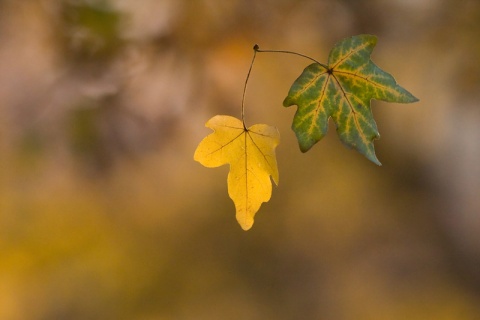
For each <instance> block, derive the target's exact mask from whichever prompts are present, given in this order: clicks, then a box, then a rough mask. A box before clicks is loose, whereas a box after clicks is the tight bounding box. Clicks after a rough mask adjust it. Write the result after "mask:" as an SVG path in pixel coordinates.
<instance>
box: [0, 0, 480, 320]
mask: <svg viewBox="0 0 480 320" xmlns="http://www.w3.org/2000/svg"><path fill="white" fill-rule="evenodd" d="M361 33H371V34H375V35H377V36H378V38H379V41H378V45H377V47H376V48H375V50H374V53H373V56H372V58H373V60H374V61H375V62H376V63H377V64H378V65H379V66H380V67H381V68H383V69H384V70H386V71H388V72H390V73H392V74H393V75H394V76H395V77H396V79H397V81H398V82H399V83H400V84H401V85H402V86H404V87H405V88H407V89H408V90H409V91H411V92H412V93H413V94H414V95H415V96H417V97H418V98H419V99H420V102H418V103H415V104H406V105H403V104H388V103H384V102H378V101H373V102H372V108H373V112H374V116H375V119H376V120H377V124H378V127H379V130H380V133H381V135H382V138H381V139H380V140H378V141H377V142H376V143H375V146H376V151H377V155H378V157H379V159H380V161H381V162H382V163H383V166H382V167H377V166H375V165H374V164H372V163H371V162H369V161H368V160H366V159H365V158H364V157H362V156H361V155H360V154H358V153H356V152H354V151H351V150H348V149H347V148H345V147H344V146H343V145H342V144H341V143H340V142H339V139H338V137H337V136H336V134H335V130H333V129H334V126H333V124H332V123H331V125H330V131H329V134H328V136H327V137H326V138H325V139H324V140H322V141H321V142H320V143H319V144H317V145H316V146H315V147H314V148H313V149H312V150H311V151H310V152H308V153H306V154H301V153H300V151H299V149H298V146H297V142H296V140H295V136H294V133H293V132H292V131H291V130H290V122H291V119H292V117H293V114H294V112H295V108H293V107H292V108H289V109H285V108H283V107H282V101H283V99H284V97H285V96H286V94H287V92H288V89H289V86H290V85H291V83H292V82H293V81H294V80H295V79H296V77H297V76H298V75H299V74H300V72H301V71H302V70H303V68H304V67H305V66H307V65H308V64H309V63H310V62H309V61H308V60H305V59H302V58H300V57H295V56H289V55H281V54H266V53H262V54H259V55H258V56H257V58H258V59H257V60H256V62H255V65H254V68H253V72H252V76H251V79H250V83H249V90H248V92H247V101H246V114H247V124H249V125H251V124H254V123H266V124H269V125H273V126H276V127H277V128H278V129H279V131H280V133H281V144H280V145H279V147H278V148H277V157H278V163H279V170H280V185H279V186H278V187H276V188H274V190H273V195H272V199H271V200H270V202H269V203H266V204H264V205H263V206H262V208H261V209H260V211H259V213H258V214H257V217H256V220H255V224H254V226H253V228H252V230H251V231H248V232H244V231H242V230H241V228H240V226H239V225H238V224H237V222H236V221H235V216H234V207H233V203H232V202H231V200H230V199H229V198H228V195H227V190H226V174H227V172H228V168H227V167H222V168H217V169H207V168H204V167H202V166H201V165H200V164H198V163H196V162H194V161H193V152H194V150H195V148H196V145H197V144H198V143H199V142H200V140H201V139H202V138H203V137H204V136H206V135H207V134H208V133H209V132H210V131H209V130H208V129H206V128H204V123H205V122H206V121H207V120H208V119H209V118H210V117H212V116H213V115H215V114H229V115H233V116H237V117H239V116H240V103H241V96H242V90H243V84H244V81H245V76H246V73H247V71H248V67H249V64H250V61H251V58H252V54H253V51H252V47H253V45H254V44H255V43H257V44H259V45H260V48H263V49H277V50H279V49H281V50H293V51H297V52H301V53H303V54H307V55H310V56H312V57H315V58H316V59H318V60H320V61H323V62H327V57H328V52H329V50H330V48H331V47H332V46H333V45H334V44H335V43H336V42H337V41H339V40H341V39H343V38H345V37H349V36H352V35H356V34H361ZM479 35H480V2H478V1H475V0H470V1H469V0H465V1H456V0H444V1H441V0H422V1H420V0H418V1H401V0H395V1H394V0H392V1H383V0H377V1H375V0H372V1H354V0H350V1H349V0H343V1H333V0H322V1H319V0H317V1H315V0H304V1H294V0H277V1H274V0H266V1H256V0H230V1H220V0H218V1H214V0H210V1H209V0H193V1H187V0H184V1H179V0H137V1H134V0H111V1H60V0H44V1H40V0H36V1H35V0H22V1H20V0H0V318H1V319H13V320H15V319H336V320H350V319H355V320H362V319H365V320H367V319H382V320H384V319H399V320H400V319H421V320H425V319H445V320H450V319H472V320H473V319H480V305H479V304H478V302H479V301H480V267H479V265H480V236H479V234H480V200H479V197H480V165H479V163H480V108H479V107H480V106H479V102H478V101H479V100H478V99H479V96H480V90H479V87H480V86H479V84H480V62H479V59H480V42H479V40H478V39H479Z"/></svg>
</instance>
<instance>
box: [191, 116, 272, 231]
mask: <svg viewBox="0 0 480 320" xmlns="http://www.w3.org/2000/svg"><path fill="white" fill-rule="evenodd" d="M205 126H206V127H208V128H210V129H212V130H213V131H214V132H213V133H211V134H210V135H208V136H207V137H206V138H205V139H203V140H202V141H201V142H200V144H199V145H198V147H197V150H196V151H195V155H194V157H193V158H194V160H195V161H198V162H200V163H201V164H202V165H204V166H205V167H209V168H213V167H219V166H222V165H224V164H230V172H229V173H228V179H227V183H228V194H229V196H230V198H231V199H232V200H233V202H234V204H235V209H236V217H237V221H238V223H239V224H240V226H241V227H242V229H243V230H248V229H250V228H251V227H252V225H253V218H254V216H255V213H256V212H257V211H258V209H260V206H261V204H262V203H263V202H267V201H268V200H270V196H271V194H272V183H271V181H270V176H272V179H273V181H274V182H275V184H277V185H278V168H277V160H276V158H275V147H276V146H277V145H278V143H279V142H280V134H279V133H278V130H277V129H276V128H274V127H271V126H267V125H265V124H255V125H253V126H251V127H250V128H248V129H246V128H245V127H244V125H243V123H242V121H241V120H239V119H237V118H234V117H230V116H215V117H213V118H211V119H210V120H208V121H207V123H206V125H205Z"/></svg>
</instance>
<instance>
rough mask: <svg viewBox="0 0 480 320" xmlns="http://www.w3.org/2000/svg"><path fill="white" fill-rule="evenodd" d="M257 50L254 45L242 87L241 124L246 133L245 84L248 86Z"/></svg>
mask: <svg viewBox="0 0 480 320" xmlns="http://www.w3.org/2000/svg"><path fill="white" fill-rule="evenodd" d="M257 48H258V46H257V45H255V46H254V47H253V58H252V62H251V63H250V69H248V73H247V78H246V79H245V86H244V87H243V96H242V123H243V128H244V129H245V131H248V129H247V126H246V124H245V94H246V93H247V84H248V79H249V78H250V73H251V72H252V67H253V62H255V57H256V55H257Z"/></svg>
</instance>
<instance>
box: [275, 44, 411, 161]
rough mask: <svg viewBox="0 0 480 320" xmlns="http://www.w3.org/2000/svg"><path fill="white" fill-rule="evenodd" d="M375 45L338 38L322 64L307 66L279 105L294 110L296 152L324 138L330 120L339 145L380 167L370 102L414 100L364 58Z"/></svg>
mask: <svg viewBox="0 0 480 320" xmlns="http://www.w3.org/2000/svg"><path fill="white" fill-rule="evenodd" d="M376 43H377V38H376V37H375V36H373V35H358V36H354V37H351V38H347V39H344V40H343V41H341V42H340V43H338V44H336V45H335V46H334V47H333V49H332V50H331V51H330V55H329V57H328V66H326V65H322V64H320V63H313V64H311V65H309V66H308V67H307V68H305V70H304V71H303V73H302V74H301V75H300V77H298V79H297V80H295V82H294V83H293V85H292V87H291V88H290V91H289V92H288V96H287V97H286V98H285V100H284V101H283V105H284V106H285V107H289V106H292V105H297V106H298V108H297V111H296V113H295V116H294V119H293V124H292V129H293V131H295V134H296V136H297V139H298V142H299V145H300V149H301V150H302V152H306V151H308V150H309V149H310V148H311V147H312V146H313V145H314V144H315V143H317V142H318V141H319V140H320V139H322V138H323V137H324V136H325V134H326V133H327V129H328V119H329V118H330V117H332V119H333V121H334V123H335V125H336V127H337V133H338V135H339V136H340V140H341V141H342V142H343V143H344V144H345V145H347V146H348V147H351V148H355V149H356V150H357V151H359V152H360V153H361V154H363V155H364V156H365V157H367V158H368V159H369V160H371V161H373V162H374V163H376V164H377V165H381V163H380V162H379V161H378V159H377V157H376V155H375V149H374V146H373V140H375V139H378V138H379V137H380V134H379V133H378V130H377V125H376V123H375V120H374V119H373V115H372V110H371V107H370V100H371V99H376V100H383V101H388V102H399V103H411V102H415V101H418V99H417V98H415V97H414V96H413V95H412V94H411V93H410V92H408V91H407V90H405V89H404V88H402V87H401V86H399V85H398V84H397V82H396V81H395V79H394V78H393V76H392V75H390V74H389V73H387V72H385V71H383V70H382V69H380V68H379V67H378V66H376V65H375V64H374V63H373V62H372V61H371V60H370V55H371V53H372V50H373V48H374V47H375V45H376Z"/></svg>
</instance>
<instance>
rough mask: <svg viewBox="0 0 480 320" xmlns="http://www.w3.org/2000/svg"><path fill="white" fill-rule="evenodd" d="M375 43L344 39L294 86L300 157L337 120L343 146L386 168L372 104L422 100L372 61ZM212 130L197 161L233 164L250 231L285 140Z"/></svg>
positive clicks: (224, 126)
mask: <svg viewBox="0 0 480 320" xmlns="http://www.w3.org/2000/svg"><path fill="white" fill-rule="evenodd" d="M376 43H377V38H376V37H375V36H372V35H359V36H354V37H351V38H347V39H344V40H343V41H341V42H339V43H338V44H336V45H335V46H334V47H333V49H332V50H331V51H330V55H329V58H328V65H323V64H321V63H317V62H316V63H312V64H310V65H309V66H307V67H306V68H305V70H304V71H303V73H302V74H301V75H300V76H299V77H298V78H297V80H295V82H294V83H293V85H292V87H291V88H290V91H289V92H288V95H287V97H286V98H285V100H284V102H283V105H284V106H285V107H289V106H292V105H296V106H297V107H298V108H297V111H296V113H295V116H294V118H293V123H292V129H293V131H294V132H295V134H296V136H297V140H298V143H299V146H300V150H301V151H302V152H306V151H308V150H309V149H310V148H311V147H312V146H313V145H314V144H316V143H317V142H318V141H319V140H320V139H322V138H323V137H324V136H325V134H326V132H327V129H328V119H329V118H332V120H333V121H334V123H335V125H336V129H337V133H338V135H339V137H340V140H341V141H342V142H343V143H344V144H345V145H347V146H348V147H350V148H354V149H356V150H357V151H359V152H360V153H361V154H363V155H364V156H365V157H367V158H368V159H369V160H371V161H372V162H374V163H376V164H378V165H380V162H379V161H378V159H377V157H376V155H375V150H374V145H373V141H374V140H375V139H378V138H379V136H380V135H379V133H378V130H377V125H376V123H375V120H374V119H373V115H372V111H371V107H370V100H371V99H376V100H383V101H388V102H399V103H410V102H415V101H417V98H415V97H414V96H413V95H412V94H411V93H409V92H408V91H407V90H405V89H404V88H402V87H401V86H399V85H398V84H397V83H396V81H395V79H394V78H393V77H392V76H391V75H390V74H389V73H387V72H385V71H383V70H382V69H380V68H379V67H377V66H376V65H375V64H374V63H373V62H372V61H371V60H370V55H371V53H372V50H373V48H374V47H375V45H376ZM206 126H207V127H209V128H211V129H212V130H213V131H214V133H212V134H210V135H209V136H207V137H206V138H205V139H203V141H202V142H201V143H200V145H199V146H198V148H197V150H196V151H195V155H194V159H195V160H196V161H198V162H200V163H201V164H203V165H204V166H207V167H217V166H221V165H224V164H230V172H229V174H228V193H229V195H230V198H231V199H232V200H233V202H234V204H235V208H236V217H237V221H238V222H239V224H240V226H241V227H242V228H243V229H244V230H248V229H250V228H251V226H252V224H253V218H254V216H255V213H256V212H257V211H258V209H259V208H260V205H261V204H262V203H263V202H267V201H268V200H270V196H271V191H272V185H271V182H270V176H272V178H273V180H274V182H275V183H276V184H278V169H277V162H276V158H275V147H276V146H277V145H278V143H279V133H278V131H277V130H276V129H275V128H273V127H270V126H267V125H264V124H256V125H253V126H251V127H250V128H248V129H247V128H245V126H244V124H243V122H242V121H241V120H239V119H236V118H233V117H230V116H215V117H213V118H212V119H210V120H209V121H208V122H207V124H206Z"/></svg>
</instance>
